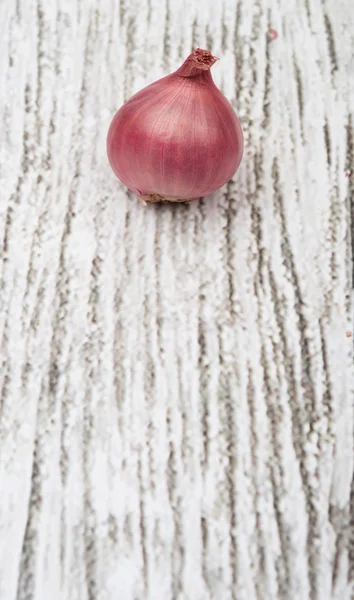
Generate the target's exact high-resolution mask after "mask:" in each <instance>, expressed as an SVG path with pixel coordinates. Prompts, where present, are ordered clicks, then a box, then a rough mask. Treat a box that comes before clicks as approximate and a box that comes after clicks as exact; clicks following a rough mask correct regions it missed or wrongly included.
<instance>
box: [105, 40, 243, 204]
mask: <svg viewBox="0 0 354 600" xmlns="http://www.w3.org/2000/svg"><path fill="white" fill-rule="evenodd" d="M203 52H204V51H203ZM206 52H207V51H206ZM192 54H193V53H192ZM191 56H192V55H191ZM188 58H190V57H188ZM187 60H188V59H187ZM213 62H215V59H214V60H213ZM186 63H187V61H185V63H184V65H185V64H186ZM184 65H182V67H180V69H178V71H176V72H175V73H172V74H171V75H168V76H167V77H163V78H162V79H159V80H158V81H156V82H155V83H152V84H151V85H149V86H147V87H146V88H144V89H143V90H141V91H140V92H138V93H137V94H135V95H134V96H133V97H132V98H131V99H130V100H128V101H127V102H126V103H125V104H124V105H123V106H122V107H121V108H120V109H119V111H118V112H117V113H116V115H115V117H114V119H113V121H112V123H111V126H110V128H109V132H108V137H107V153H108V158H109V161H110V164H111V167H112V169H113V171H114V173H115V174H116V175H117V177H118V178H119V179H120V180H121V181H122V182H123V183H124V184H125V185H126V186H127V187H128V188H129V189H131V190H132V191H134V192H136V193H137V194H138V195H149V194H158V195H160V196H167V197H173V198H179V199H186V200H188V199H191V198H198V197H201V196H205V195H206V194H210V193H211V192H213V191H215V190H217V189H219V188H220V187H221V186H223V185H224V184H225V183H227V181H229V179H230V178H231V177H232V176H233V175H234V173H235V172H236V170H237V168H238V166H239V164H240V162H241V159H242V154H243V134H242V129H241V126H240V124H239V121H238V119H237V117H236V115H235V113H234V111H233V109H232V106H231V104H230V103H229V102H228V100H227V99H226V98H225V96H224V95H223V94H222V93H221V92H220V90H219V89H218V88H217V87H216V85H215V84H214V82H213V80H212V77H211V74H210V71H209V70H201V71H199V72H197V75H195V76H181V75H179V74H178V73H179V72H181V70H182V68H183V66H184Z"/></svg>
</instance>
